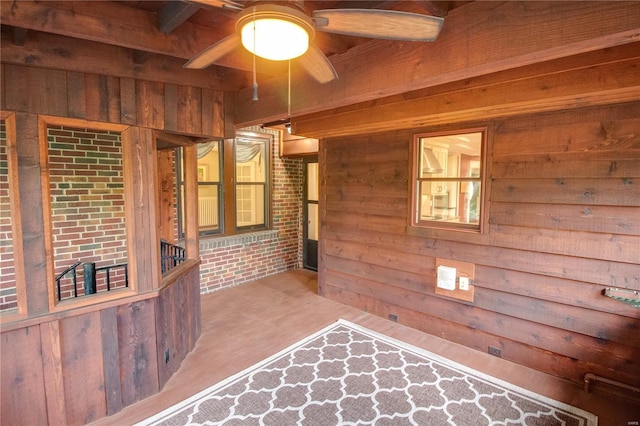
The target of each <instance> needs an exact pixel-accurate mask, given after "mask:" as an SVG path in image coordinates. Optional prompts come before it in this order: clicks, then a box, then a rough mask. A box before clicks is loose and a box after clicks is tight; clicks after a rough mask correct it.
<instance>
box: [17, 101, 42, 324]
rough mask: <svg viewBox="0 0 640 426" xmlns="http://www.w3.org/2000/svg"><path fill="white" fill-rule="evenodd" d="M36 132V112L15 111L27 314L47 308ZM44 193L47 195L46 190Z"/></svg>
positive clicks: (31, 314)
mask: <svg viewBox="0 0 640 426" xmlns="http://www.w3.org/2000/svg"><path fill="white" fill-rule="evenodd" d="M38 131H39V123H38V117H37V116H36V115H33V114H26V113H16V148H17V153H18V181H19V182H20V195H19V196H20V209H21V214H20V220H21V222H22V231H21V235H22V248H23V251H24V253H28V254H29V255H28V256H24V257H23V263H24V267H23V269H24V271H25V273H26V272H27V271H28V274H29V282H28V283H27V285H26V303H27V311H28V313H29V315H30V316H37V315H42V314H45V313H47V312H48V311H49V295H48V291H47V282H48V277H47V268H46V265H47V253H46V250H45V247H46V244H45V230H44V227H45V223H44V213H43V209H44V207H43V205H42V198H41V197H38V196H37V195H35V194H41V193H42V192H43V188H44V187H43V185H46V184H47V181H44V182H42V181H41V179H42V172H41V170H40V165H41V158H40V155H41V150H40V141H39V135H38ZM46 193H47V194H48V190H47V191H46ZM47 205H48V204H47ZM22 212H29V214H22Z"/></svg>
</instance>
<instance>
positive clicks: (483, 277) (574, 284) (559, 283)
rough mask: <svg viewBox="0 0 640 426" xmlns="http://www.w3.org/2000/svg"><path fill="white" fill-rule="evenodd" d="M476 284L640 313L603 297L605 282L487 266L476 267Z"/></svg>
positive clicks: (589, 306) (566, 302) (633, 314)
mask: <svg viewBox="0 0 640 426" xmlns="http://www.w3.org/2000/svg"><path fill="white" fill-rule="evenodd" d="M475 284H476V285H477V286H479V287H482V288H485V289H491V290H496V291H502V292H508V293H513V294H517V295H521V296H527V297H530V298H532V299H534V300H535V302H536V303H537V302H538V301H551V302H555V303H561V304H564V305H570V306H579V307H581V308H582V309H588V310H592V311H599V312H608V313H611V314H616V315H622V316H625V317H630V318H637V314H638V310H637V308H634V307H632V306H631V305H628V304H626V303H620V302H618V301H616V300H613V299H610V298H608V297H604V296H603V295H602V291H603V290H604V289H605V288H606V287H607V286H606V285H602V284H593V283H590V282H584V281H574V280H567V279H563V278H555V277H549V276H543V275H537V274H532V273H528V272H522V271H514V270H510V269H504V268H498V267H487V266H479V267H478V268H477V269H476V280H475Z"/></svg>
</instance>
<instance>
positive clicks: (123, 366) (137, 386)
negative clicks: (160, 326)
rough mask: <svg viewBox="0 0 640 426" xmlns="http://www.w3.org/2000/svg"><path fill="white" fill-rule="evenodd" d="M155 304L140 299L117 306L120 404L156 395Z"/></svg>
mask: <svg viewBox="0 0 640 426" xmlns="http://www.w3.org/2000/svg"><path fill="white" fill-rule="evenodd" d="M154 305H155V302H154V301H153V300H143V301H140V302H135V303H131V304H129V305H121V306H119V307H118V350H119V352H120V360H121V362H120V375H121V377H123V378H126V379H124V380H125V382H124V384H125V385H124V386H122V404H123V405H124V406H127V405H130V404H133V403H134V402H137V401H140V400H141V399H144V398H146V397H148V396H150V395H153V394H154V393H156V392H158V390H159V386H158V359H157V356H156V337H155V333H150V331H152V330H154V329H155V306H154Z"/></svg>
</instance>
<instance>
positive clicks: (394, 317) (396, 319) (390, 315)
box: [389, 314, 398, 322]
mask: <svg viewBox="0 0 640 426" xmlns="http://www.w3.org/2000/svg"><path fill="white" fill-rule="evenodd" d="M389 319H390V320H391V321H393V322H398V316H397V315H395V314H389Z"/></svg>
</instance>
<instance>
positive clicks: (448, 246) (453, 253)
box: [323, 219, 640, 289]
mask: <svg viewBox="0 0 640 426" xmlns="http://www.w3.org/2000/svg"><path fill="white" fill-rule="evenodd" d="M326 222H327V223H330V224H331V227H325V228H323V235H324V238H326V239H327V240H329V239H331V238H335V240H336V241H340V240H345V241H349V240H351V241H357V242H358V244H362V245H368V246H371V245H381V244H383V242H386V243H385V244H386V247H387V248H388V249H391V247H393V250H396V251H397V252H398V253H399V254H401V255H402V256H404V253H411V254H422V255H429V256H440V257H445V258H450V259H457V260H460V261H463V262H472V263H475V264H478V265H485V266H493V267H497V268H504V267H505V265H508V267H509V269H511V270H516V271H523V272H530V273H534V274H541V275H545V276H551V277H557V278H564V279H568V280H575V281H584V282H589V283H594V284H601V285H603V286H618V287H624V288H632V289H640V282H639V281H638V276H637V264H630V263H622V262H611V261H605V260H599V259H587V258H579V257H567V256H563V255H558V254H551V253H541V252H533V251H527V250H514V249H509V248H503V247H496V246H491V245H482V244H480V243H481V242H482V239H478V240H476V241H471V242H473V244H470V242H469V241H467V239H466V237H467V235H462V234H461V235H459V236H458V238H459V241H455V240H452V241H447V240H445V239H442V238H437V237H436V238H423V237H415V238H408V237H406V238H405V237H402V236H399V235H397V233H393V232H391V233H389V234H384V233H383V232H384V231H383V230H381V229H380V228H379V227H377V228H369V227H367V226H366V225H365V224H364V222H366V220H364V221H362V222H363V224H362V225H361V226H360V227H359V228H356V229H353V228H351V227H347V226H344V227H342V226H341V224H340V223H339V222H338V221H336V222H334V221H333V220H331V221H329V220H328V219H327V220H326ZM450 234H451V232H449V235H450ZM451 238H452V239H453V237H451ZM569 259H570V262H571V264H570V265H571V267H567V261H568V260H569Z"/></svg>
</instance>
